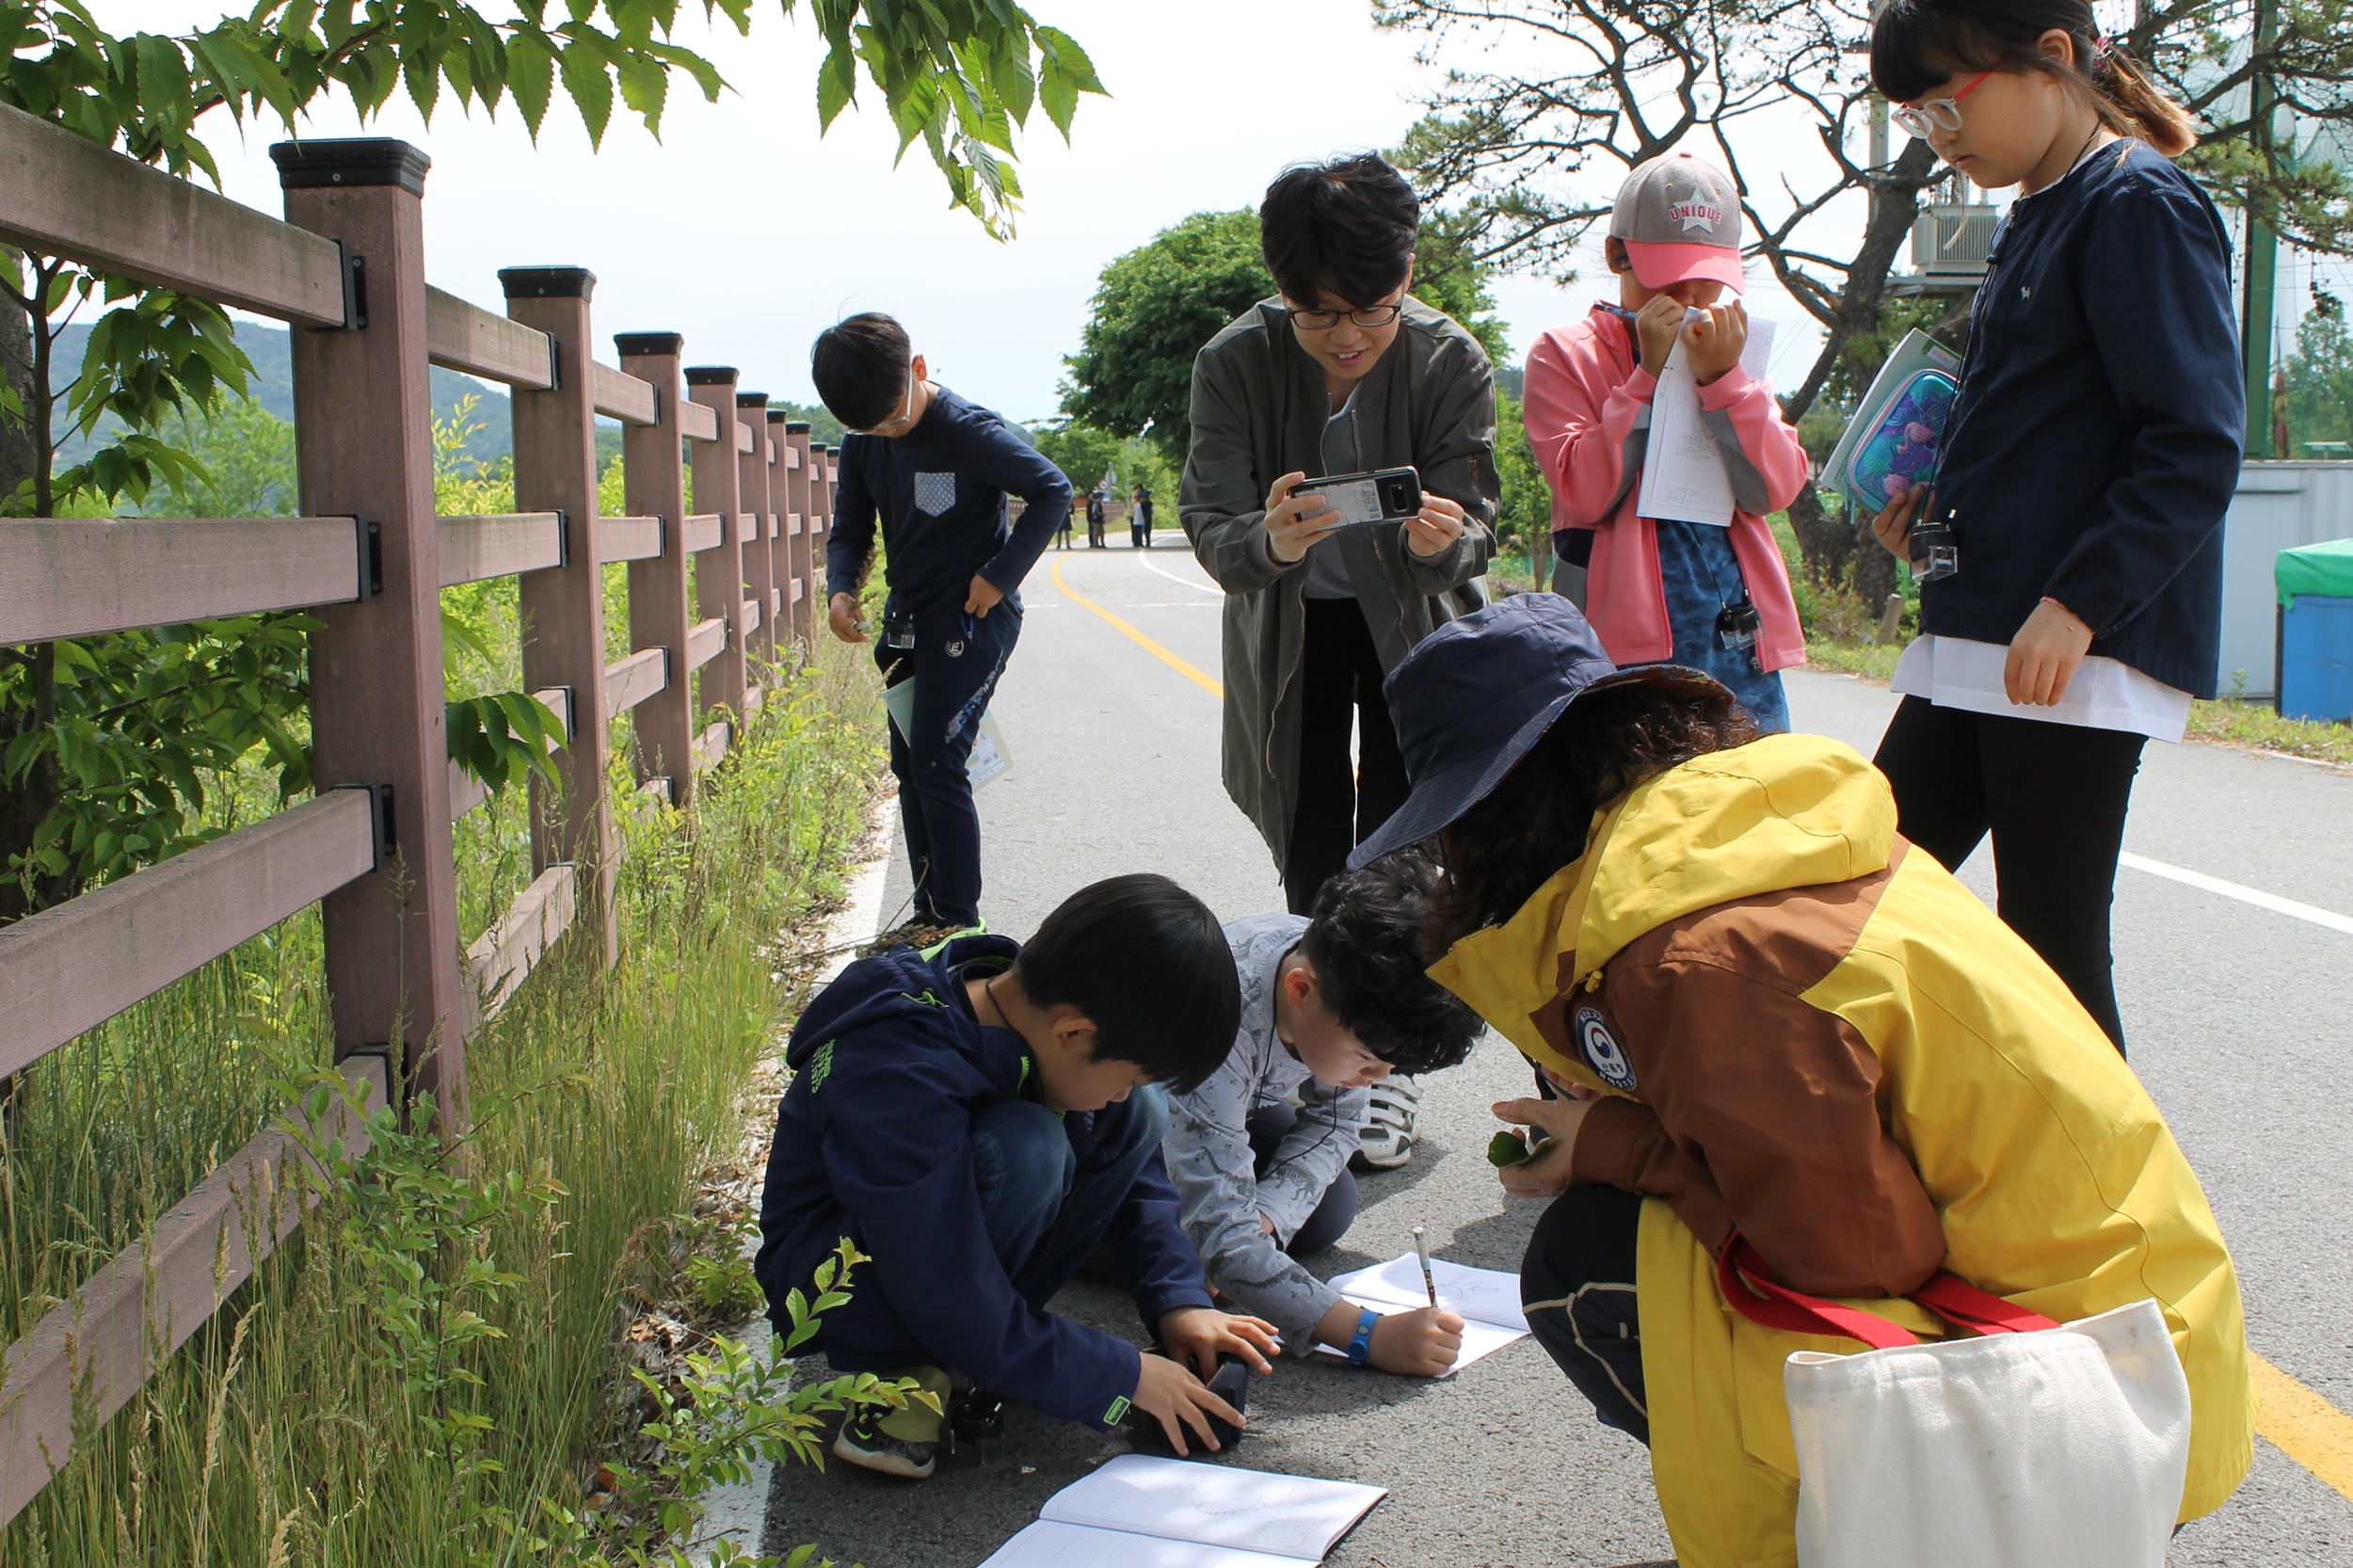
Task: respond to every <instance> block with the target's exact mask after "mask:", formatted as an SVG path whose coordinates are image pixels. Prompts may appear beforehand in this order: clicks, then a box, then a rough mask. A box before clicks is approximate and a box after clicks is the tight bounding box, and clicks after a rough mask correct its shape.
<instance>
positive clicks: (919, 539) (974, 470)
mask: <svg viewBox="0 0 2353 1568" xmlns="http://www.w3.org/2000/svg"><path fill="white" fill-rule="evenodd" d="M1008 495H1017V496H1019V497H1021V498H1022V499H1023V500H1024V501H1026V502H1028V503H1029V509H1028V510H1027V511H1025V512H1023V513H1022V514H1021V526H1020V527H1018V528H1011V527H1008V526H1007V525H1006V522H1005V497H1006V496H1008ZM877 514H879V515H880V517H881V519H882V533H883V554H884V557H885V564H884V581H885V582H887V583H888V584H890V595H891V598H892V599H893V600H896V601H897V602H898V605H899V607H900V608H901V609H903V610H904V611H906V612H907V613H909V614H911V615H916V616H932V615H937V614H940V613H942V612H956V613H961V612H962V611H963V609H964V601H965V600H966V599H967V598H968V597H969V596H970V594H971V590H972V579H973V578H975V577H985V578H987V579H988V581H989V583H990V584H992V585H993V586H995V587H996V588H997V589H998V590H999V591H1000V592H1001V593H1003V594H1004V595H1005V596H1006V597H1007V598H1009V599H1011V600H1013V607H1014V609H1015V610H1016V612H1018V611H1019V610H1020V608H1021V599H1020V594H1019V589H1020V587H1021V580H1022V578H1024V577H1026V576H1028V575H1029V572H1030V568H1032V567H1033V566H1035V565H1036V564H1037V558H1038V556H1039V554H1040V553H1042V552H1044V551H1045V549H1046V541H1047V540H1048V538H1050V537H1052V536H1053V533H1054V529H1055V528H1056V526H1058V524H1059V522H1060V520H1062V519H1064V518H1066V517H1068V516H1069V515H1070V481H1069V480H1067V479H1065V478H1064V477H1063V472H1062V470H1060V469H1058V468H1056V467H1055V466H1054V465H1053V464H1052V463H1050V462H1048V461H1047V460H1046V456H1045V455H1044V454H1043V453H1041V452H1039V451H1038V449H1037V448H1036V447H1033V446H1032V445H1031V444H1030V443H1029V442H1027V441H1025V440H1022V439H1021V438H1020V437H1019V436H1016V435H1015V434H1014V433H1013V431H1012V430H1011V429H1010V428H1008V427H1007V426H1006V424H1005V422H1004V421H1003V420H1002V419H1001V418H1000V417H999V416H998V415H996V414H994V413H992V412H990V411H989V410H988V409H986V408H981V407H979V406H978V405H976V404H971V403H967V402H966V401H965V400H964V399H963V398H961V397H958V396H957V395H956V394H955V393H954V392H950V391H949V390H948V389H947V388H945V387H942V388H940V389H939V391H938V392H936V393H935V394H934V395H933V397H932V402H931V407H930V408H926V409H924V410H923V417H922V418H921V419H920V420H919V421H918V422H917V423H916V426H915V428H914V429H912V430H910V431H908V432H907V433H906V434H905V435H904V436H844V437H842V438H841V482H840V487H839V488H837V489H836V490H835V491H834V497H833V532H832V533H831V534H829V535H828V536H826V538H825V584H826V589H827V594H828V597H830V596H831V595H832V594H840V593H852V594H854V593H856V592H857V583H858V578H859V577H860V576H861V575H862V574H863V573H864V572H865V570H866V563H867V562H868V560H869V559H870V558H872V555H873V553H874V520H875V518H876V516H877Z"/></svg>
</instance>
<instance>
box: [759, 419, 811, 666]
mask: <svg viewBox="0 0 2353 1568" xmlns="http://www.w3.org/2000/svg"><path fill="white" fill-rule="evenodd" d="M768 444H769V447H770V449H771V450H772V451H774V452H775V454H776V467H775V468H774V469H772V470H770V471H769V472H770V484H771V493H772V494H773V495H774V497H775V498H776V527H777V529H778V530H779V532H780V534H781V536H782V538H781V541H780V548H781V550H782V552H783V560H784V568H783V575H784V577H785V579H786V581H785V582H784V584H783V587H784V609H785V617H786V618H785V624H786V625H787V626H789V627H791V628H792V640H793V642H794V643H795V644H796V645H798V647H799V648H800V651H801V652H802V654H803V655H804V656H805V655H806V654H807V653H808V602H809V601H808V531H807V530H808V517H807V514H808V504H806V503H805V502H804V501H803V500H802V497H801V488H800V481H801V465H802V464H803V463H805V462H807V461H808V458H807V457H805V456H802V455H801V453H800V452H798V451H797V450H795V449H794V447H793V445H792V421H790V420H788V419H787V418H786V417H785V413H784V410H783V409H782V408H771V409H769V410H768Z"/></svg>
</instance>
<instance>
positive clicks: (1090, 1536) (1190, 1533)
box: [981, 1454, 1388, 1568]
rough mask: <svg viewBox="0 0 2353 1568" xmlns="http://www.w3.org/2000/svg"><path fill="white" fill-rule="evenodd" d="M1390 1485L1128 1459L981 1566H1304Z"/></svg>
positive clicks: (1111, 1465)
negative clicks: (1369, 1484)
mask: <svg viewBox="0 0 2353 1568" xmlns="http://www.w3.org/2000/svg"><path fill="white" fill-rule="evenodd" d="M1385 1496H1388V1492H1387V1490H1386V1489H1385V1488H1383V1487H1379V1486H1359V1485H1358V1484H1356V1483H1355V1482H1354V1481H1346V1480H1315V1479H1314V1478H1312V1477H1309V1476H1278V1475H1273V1474H1270V1473H1269V1472H1267V1471H1264V1470H1242V1469H1238V1468H1236V1467H1234V1466H1232V1465H1226V1464H1199V1463H1196V1462H1193V1461H1189V1460H1182V1459H1155V1458H1153V1457H1152V1456H1150V1455H1148V1454H1121V1455H1120V1456H1119V1457H1117V1458H1116V1459H1112V1460H1110V1461H1108V1462H1106V1463H1105V1464H1103V1465H1102V1467H1101V1468H1099V1469H1097V1470H1096V1472H1095V1473H1094V1474H1093V1475H1091V1476H1086V1477H1084V1478H1082V1479H1080V1480H1074V1481H1072V1482H1071V1483H1070V1484H1069V1485H1068V1486H1065V1487H1064V1488H1063V1489H1062V1490H1061V1491H1059V1492H1057V1493H1055V1494H1054V1495H1053V1496H1051V1497H1048V1499H1047V1500H1046V1506H1045V1507H1044V1508H1041V1509H1039V1510H1038V1520H1037V1523H1036V1524H1034V1525H1032V1526H1030V1527H1028V1528H1026V1529H1024V1530H1022V1532H1021V1533H1020V1534H1019V1535H1016V1536H1015V1537H1014V1538H1013V1539H1012V1540H1011V1541H1008V1542H1006V1543H1005V1544H1003V1545H1002V1546H1000V1547H998V1548H997V1551H996V1553H995V1554H994V1555H993V1556H991V1557H990V1558H989V1560H987V1561H986V1562H984V1563H983V1564H981V1568H1306V1565H1308V1564H1311V1563H1318V1562H1321V1561H1322V1560H1323V1554H1324V1553H1326V1552H1328V1551H1330V1550H1331V1549H1332V1544H1333V1543H1334V1542H1336V1541H1337V1540H1339V1538H1340V1537H1341V1536H1343V1535H1346V1534H1347V1533H1348V1532H1349V1530H1350V1529H1351V1528H1353V1527H1354V1526H1355V1523H1356V1521H1357V1520H1359V1519H1361V1518H1363V1517H1364V1516H1365V1515H1366V1514H1367V1513H1369V1512H1372V1505H1373V1504H1375V1503H1377V1502H1379V1501H1380V1500H1381V1499H1382V1498H1383V1497H1385Z"/></svg>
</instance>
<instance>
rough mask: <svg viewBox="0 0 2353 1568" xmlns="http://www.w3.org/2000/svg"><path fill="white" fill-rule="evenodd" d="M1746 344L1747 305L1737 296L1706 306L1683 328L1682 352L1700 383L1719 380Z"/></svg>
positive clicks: (1747, 343)
mask: <svg viewBox="0 0 2353 1568" xmlns="http://www.w3.org/2000/svg"><path fill="white" fill-rule="evenodd" d="M1748 346H1749V312H1748V307H1746V306H1744V305H1742V304H1741V303H1740V301H1738V300H1737V299H1735V300H1733V301H1732V302H1731V303H1729V304H1724V305H1710V306H1707V307H1706V308H1705V310H1704V311H1703V312H1701V313H1700V314H1699V315H1698V316H1697V317H1696V318H1694V319H1693V320H1692V322H1691V324H1690V325H1689V327H1686V328H1684V329H1683V349H1684V355H1685V357H1686V358H1687V359H1688V360H1689V361H1690V365H1691V375H1692V376H1694V377H1695V378H1696V379H1697V380H1698V381H1699V384H1700V385H1701V386H1703V387H1705V386H1706V385H1708V384H1709V383H1710V382H1714V381H1721V380H1722V379H1723V377H1724V376H1725V375H1726V374H1727V373H1728V372H1729V371H1730V370H1731V369H1732V367H1733V366H1735V365H1737V364H1738V363H1739V362H1740V355H1741V353H1742V351H1743V350H1745V349H1746V348H1747V347H1748Z"/></svg>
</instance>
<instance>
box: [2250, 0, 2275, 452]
mask: <svg viewBox="0 0 2353 1568" xmlns="http://www.w3.org/2000/svg"><path fill="white" fill-rule="evenodd" d="M2279 30H2280V17H2279V10H2278V4H2277V0H2255V41H2254V50H2255V55H2256V65H2257V69H2256V71H2255V72H2254V74H2253V76H2252V78H2251V79H2250V81H2249V88H2248V90H2249V94H2250V95H2251V96H2250V99H2249V118H2248V135H2249V137H2250V138H2252V140H2253V143H2254V149H2255V156H2256V158H2257V159H2258V160H2259V161H2260V163H2261V164H2262V166H2263V168H2264V171H2265V173H2268V172H2269V168H2270V163H2271V134H2272V124H2271V122H2272V119H2273V117H2274V113H2275V105H2276V104H2277V103H2278V101H2279V100H2278V95H2277V94H2276V93H2275V91H2274V90H2273V88H2272V82H2271V75H2270V72H2267V71H2265V70H2264V69H2262V65H2263V60H2262V56H2265V55H2267V54H2269V53H2270V51H2271V46H2272V43H2273V41H2274V40H2276V39H2277V38H2278V37H2279ZM2258 188H2259V190H2260V186H2259V187H2258ZM2262 200H2263V198H2262V196H2261V195H2260V194H2257V195H2256V196H2255V199H2254V200H2250V201H2249V203H2248V207H2247V297H2246V307H2245V310H2244V312H2243V313H2242V315H2241V316H2240V319H2239V345H2240V352H2241V354H2242V356H2243V357H2244V359H2245V360H2246V372H2247V449H2246V450H2247V456H2249V457H2284V456H2287V454H2286V453H2284V452H2274V451H2272V450H2271V445H2272V442H2271V310H2272V296H2273V292H2274V288H2275V285H2276V283H2277V281H2278V277H2279V267H2280V236H2279V234H2278V232H2276V231H2275V230H2274V229H2273V228H2272V227H2271V223H2270V221H2269V219H2268V218H2266V217H2265V216H2264V213H2263V211H2262V205H2261V203H2262Z"/></svg>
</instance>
